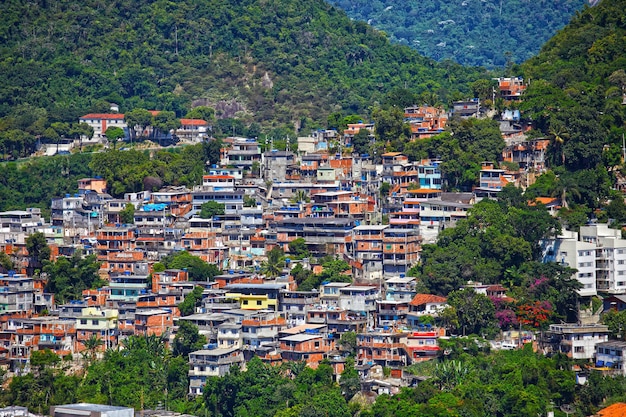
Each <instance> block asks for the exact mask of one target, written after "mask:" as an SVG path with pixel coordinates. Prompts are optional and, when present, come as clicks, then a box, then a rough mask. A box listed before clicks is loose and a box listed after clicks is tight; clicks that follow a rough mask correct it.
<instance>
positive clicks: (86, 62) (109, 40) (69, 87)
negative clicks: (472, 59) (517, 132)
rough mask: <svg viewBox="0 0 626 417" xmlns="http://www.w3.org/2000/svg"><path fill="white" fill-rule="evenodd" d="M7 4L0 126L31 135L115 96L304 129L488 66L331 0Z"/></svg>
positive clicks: (464, 82) (440, 90)
mask: <svg viewBox="0 0 626 417" xmlns="http://www.w3.org/2000/svg"><path fill="white" fill-rule="evenodd" d="M0 14H1V15H2V16H3V19H4V24H3V25H2V27H0V133H2V134H0V138H3V137H4V136H3V135H5V136H9V138H8V139H11V138H13V137H15V136H16V135H17V134H18V132H23V133H22V134H26V135H27V137H26V138H24V140H30V141H32V140H33V138H37V137H39V136H41V135H42V134H43V132H44V131H45V129H46V128H47V127H48V126H49V125H50V124H51V123H52V122H75V121H76V120H77V118H78V117H79V116H81V115H83V114H85V113H88V112H92V111H100V112H101V111H105V110H107V109H108V103H109V102H115V103H117V104H118V105H119V106H120V111H121V112H128V111H130V110H132V109H135V108H145V109H159V110H168V111H173V112H175V114H176V115H177V116H178V117H181V116H183V115H185V114H186V113H187V112H188V110H189V109H190V107H191V104H192V100H201V101H200V102H201V103H204V104H209V105H211V106H212V107H214V108H215V109H216V115H217V116H218V117H233V116H234V115H237V116H238V117H239V118H241V119H243V120H245V121H246V122H247V123H250V122H252V121H253V120H256V121H259V122H261V123H263V124H264V125H266V126H268V125H269V126H272V125H274V126H288V127H289V128H291V129H293V128H294V127H295V128H296V129H298V128H305V127H312V126H321V124H320V123H321V122H322V121H325V119H326V116H327V115H328V114H329V113H330V112H332V111H345V112H350V113H360V112H364V111H366V110H367V109H368V108H369V106H371V105H372V104H374V103H376V102H377V101H380V100H382V99H383V98H384V96H385V94H386V93H387V92H388V91H389V90H390V89H392V88H393V87H401V86H408V88H411V89H412V90H414V91H415V92H417V93H421V92H425V91H429V92H433V93H436V94H437V95H438V96H439V97H440V98H441V99H442V100H444V101H448V100H450V99H451V98H454V97H462V95H459V94H460V93H459V91H464V92H465V93H467V91H468V90H467V87H468V83H469V81H470V80H473V79H476V78H477V77H479V76H481V72H479V71H478V70H475V69H468V68H463V67H461V66H459V65H456V64H452V63H451V62H447V63H442V64H437V63H435V62H434V61H432V60H430V59H428V58H424V57H422V56H420V55H419V54H418V53H416V52H415V51H414V50H412V49H410V48H408V47H406V46H400V45H392V44H391V43H390V42H389V40H388V39H387V38H386V37H385V36H384V35H383V34H381V33H379V32H377V31H376V30H374V29H372V28H371V27H370V26H368V25H366V24H365V23H362V22H352V21H351V20H350V19H349V18H348V17H347V16H346V15H345V13H344V12H343V11H341V10H339V9H337V8H335V7H333V6H331V5H329V4H327V3H325V2H323V1H322V0H312V1H307V2H299V1H296V0H247V1H238V2H224V1H218V0H201V1H194V2H191V1H181V2H170V1H165V0H158V1H145V0H131V1H121V0H117V1H112V2H108V3H103V2H101V1H98V0H88V1H74V0H64V1H54V2H49V1H33V2H23V1H19V0H8V1H4V2H2V3H0ZM482 75H484V74H482ZM6 132H10V134H7V133H6Z"/></svg>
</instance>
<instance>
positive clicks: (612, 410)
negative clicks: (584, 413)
mask: <svg viewBox="0 0 626 417" xmlns="http://www.w3.org/2000/svg"><path fill="white" fill-rule="evenodd" d="M622 416H626V403H615V404H613V405H611V406H609V407H607V408H605V409H603V410H600V411H599V412H598V417H622Z"/></svg>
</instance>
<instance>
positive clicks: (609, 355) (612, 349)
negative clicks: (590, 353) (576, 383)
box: [595, 340, 626, 376]
mask: <svg viewBox="0 0 626 417" xmlns="http://www.w3.org/2000/svg"><path fill="white" fill-rule="evenodd" d="M624 358H626V342H624V341H621V340H611V341H607V342H603V343H598V344H596V352H595V359H596V363H595V365H596V367H598V368H601V369H607V370H609V371H610V370H614V372H615V373H617V374H619V375H624V376H626V366H625V365H624Z"/></svg>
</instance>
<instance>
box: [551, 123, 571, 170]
mask: <svg viewBox="0 0 626 417" xmlns="http://www.w3.org/2000/svg"><path fill="white" fill-rule="evenodd" d="M549 133H550V136H551V137H552V141H553V144H555V147H558V148H560V149H561V164H562V165H564V166H565V141H566V140H567V139H569V132H568V131H567V128H566V127H565V126H563V125H562V124H555V125H553V126H551V127H550V130H549Z"/></svg>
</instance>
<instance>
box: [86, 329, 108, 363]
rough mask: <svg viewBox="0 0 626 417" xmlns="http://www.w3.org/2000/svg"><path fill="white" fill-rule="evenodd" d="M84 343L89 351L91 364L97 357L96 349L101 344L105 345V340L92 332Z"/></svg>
mask: <svg viewBox="0 0 626 417" xmlns="http://www.w3.org/2000/svg"><path fill="white" fill-rule="evenodd" d="M83 344H84V345H85V349H87V351H89V355H88V359H89V361H88V363H89V364H91V363H93V361H94V360H95V359H96V351H97V350H98V348H99V347H100V346H103V345H104V341H103V340H102V339H100V338H99V337H98V336H97V335H95V334H92V335H91V336H90V337H89V339H87V340H85V341H84V342H83Z"/></svg>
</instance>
